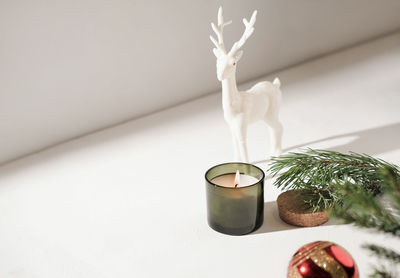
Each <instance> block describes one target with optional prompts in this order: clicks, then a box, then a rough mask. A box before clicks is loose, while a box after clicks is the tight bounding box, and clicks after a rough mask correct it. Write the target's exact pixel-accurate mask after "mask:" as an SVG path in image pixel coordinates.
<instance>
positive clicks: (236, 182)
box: [234, 170, 240, 187]
mask: <svg viewBox="0 0 400 278" xmlns="http://www.w3.org/2000/svg"><path fill="white" fill-rule="evenodd" d="M239 183H240V172H239V170H236V175H235V183H234V184H235V187H238V185H239Z"/></svg>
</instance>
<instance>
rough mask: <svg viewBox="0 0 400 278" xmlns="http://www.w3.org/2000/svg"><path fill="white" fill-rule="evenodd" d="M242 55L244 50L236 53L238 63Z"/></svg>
mask: <svg viewBox="0 0 400 278" xmlns="http://www.w3.org/2000/svg"><path fill="white" fill-rule="evenodd" d="M242 55H243V51H242V50H239V51H238V52H236V53H235V57H234V58H235V61H236V62H237V61H239V60H240V58H242Z"/></svg>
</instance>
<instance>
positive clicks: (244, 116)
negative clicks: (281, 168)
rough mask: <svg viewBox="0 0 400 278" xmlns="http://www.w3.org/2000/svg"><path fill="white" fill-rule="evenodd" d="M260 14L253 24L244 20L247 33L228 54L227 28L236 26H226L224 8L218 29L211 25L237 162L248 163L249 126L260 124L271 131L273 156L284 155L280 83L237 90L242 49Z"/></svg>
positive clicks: (227, 119)
mask: <svg viewBox="0 0 400 278" xmlns="http://www.w3.org/2000/svg"><path fill="white" fill-rule="evenodd" d="M256 15H257V11H254V12H253V15H252V16H251V19H250V21H247V20H246V19H245V18H244V19H243V23H244V25H245V30H244V33H243V35H242V37H241V38H240V40H238V41H237V42H235V43H234V44H233V46H232V49H231V50H230V51H229V52H227V51H226V49H225V46H224V40H223V34H222V31H223V28H224V27H225V26H226V25H228V24H230V23H232V21H229V22H224V19H223V17H222V8H221V7H220V8H219V10H218V25H217V26H216V25H215V24H214V23H211V27H212V29H213V30H214V32H215V34H216V35H217V38H218V41H217V40H216V39H214V37H212V36H210V39H211V41H212V42H213V43H214V45H215V48H214V49H213V52H214V54H215V56H216V57H217V78H218V80H219V81H221V82H222V108H223V110H224V118H225V120H226V122H227V123H228V125H229V127H230V129H231V132H232V138H233V145H234V150H235V160H236V161H243V162H248V160H249V159H248V154H247V144H246V141H247V126H248V125H249V124H251V123H254V122H256V121H260V120H262V121H264V122H265V123H266V124H267V125H268V126H269V128H270V135H271V142H272V153H273V154H274V155H279V154H280V153H281V149H282V148H281V141H282V132H283V128H282V124H281V123H280V121H279V108H280V103H281V91H280V89H279V87H280V81H279V79H278V78H275V80H274V82H273V83H271V82H268V81H264V82H259V83H257V84H256V85H254V86H253V87H252V88H251V89H249V90H247V91H238V89H237V87H236V77H235V75H236V65H237V62H238V61H239V59H240V58H241V57H242V54H243V51H242V50H240V48H241V47H242V46H243V45H244V43H245V42H246V40H247V39H248V38H249V37H250V36H251V34H252V33H253V31H254V27H253V26H254V23H255V22H256Z"/></svg>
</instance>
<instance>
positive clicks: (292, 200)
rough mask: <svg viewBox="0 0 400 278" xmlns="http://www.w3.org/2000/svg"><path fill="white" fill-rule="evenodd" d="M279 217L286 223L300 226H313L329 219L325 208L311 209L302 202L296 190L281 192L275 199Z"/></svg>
mask: <svg viewBox="0 0 400 278" xmlns="http://www.w3.org/2000/svg"><path fill="white" fill-rule="evenodd" d="M276 202H277V204H278V211H279V217H280V218H281V219H282V220H283V221H285V222H286V223H288V224H291V225H295V226H300V227H313V226H318V225H322V224H324V223H325V222H326V221H328V220H329V218H328V214H327V212H326V211H325V210H322V211H313V208H312V207H310V206H309V205H307V204H305V203H304V200H303V199H302V197H301V195H300V194H299V192H297V190H289V191H286V192H283V193H281V194H280V195H279V196H278V199H277V200H276Z"/></svg>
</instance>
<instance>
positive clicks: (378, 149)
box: [0, 37, 400, 177]
mask: <svg viewBox="0 0 400 278" xmlns="http://www.w3.org/2000/svg"><path fill="white" fill-rule="evenodd" d="M389 38H390V37H389ZM397 47H398V46H397V45H395V44H394V43H393V40H388V41H387V43H386V41H385V39H383V42H379V43H378V42H370V43H369V44H367V45H362V46H360V47H357V48H355V49H349V50H347V51H344V52H341V53H340V54H334V55H332V56H327V57H325V58H323V59H320V60H317V61H313V62H312V63H311V64H307V65H299V66H296V67H294V68H291V69H290V70H287V71H283V72H281V73H280V75H279V76H280V78H281V80H282V84H283V86H290V85H292V84H295V83H299V82H304V81H310V80H312V79H314V78H315V77H316V76H321V75H327V76H329V75H330V74H333V73H335V72H337V71H340V70H341V69H344V68H346V67H351V66H354V65H355V64H359V63H363V62H365V61H367V60H369V59H374V57H378V56H381V55H384V54H385V53H386V54H387V53H388V52H390V51H393V50H395V49H397ZM254 82H255V81H253V82H251V84H244V85H243V87H246V88H247V87H249V86H250V85H252V84H253V83H254ZM283 90H284V89H283ZM219 99H220V97H219V96H218V102H216V99H215V98H210V97H208V98H199V99H198V100H197V101H195V102H189V103H186V104H185V105H176V106H174V107H173V109H171V108H169V109H166V110H164V111H163V113H155V114H151V115H148V116H146V117H143V118H141V119H140V120H137V121H132V122H126V123H122V124H120V125H119V126H117V127H114V128H111V129H105V130H101V131H100V132H98V133H95V134H91V135H87V136H85V137H84V138H80V139H79V140H71V141H70V142H68V143H67V144H63V145H60V146H57V147H56V148H53V147H49V148H48V150H47V151H46V152H45V153H41V154H40V155H38V154H34V155H30V156H29V157H26V158H25V159H23V160H14V161H11V162H8V163H5V164H3V166H2V167H1V168H0V177H1V176H4V175H7V174H9V173H12V172H14V171H18V170H20V169H22V168H24V167H29V166H31V165H34V164H37V163H40V162H43V161H46V160H49V159H52V158H54V157H57V156H60V155H63V154H65V153H68V152H73V151H75V150H78V149H82V148H86V147H90V146H94V145H97V144H102V143H106V142H109V141H112V140H115V139H117V138H123V137H126V136H129V135H131V134H134V133H135V134H137V133H140V132H143V131H145V130H148V129H152V128H154V127H157V126H162V125H163V124H165V123H167V122H171V121H179V120H180V119H181V118H183V117H186V116H187V115H188V114H191V115H201V114H202V113H205V112H206V113H208V112H210V111H215V110H216V109H221V103H220V100H219ZM221 119H222V114H221ZM351 135H355V136H357V139H356V140H354V141H352V142H350V143H348V144H346V145H341V146H336V147H334V148H331V149H332V150H337V151H342V152H346V151H348V150H352V151H355V152H364V153H368V154H371V155H375V154H379V153H383V152H387V151H390V150H394V149H397V148H399V147H400V146H399V145H400V123H397V124H391V125H387V126H382V127H376V128H373V129H367V130H362V131H357V132H352V133H348V134H342V135H336V136H332V137H328V138H324V139H320V140H316V141H313V142H307V143H304V144H300V145H296V146H292V147H290V148H288V149H286V150H285V151H290V150H292V149H296V148H299V147H305V146H308V145H310V144H313V143H316V142H322V141H324V140H329V139H334V138H340V137H343V136H351ZM371 143H372V144H371ZM5 147H6V146H5ZM256 163H258V162H256Z"/></svg>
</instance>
